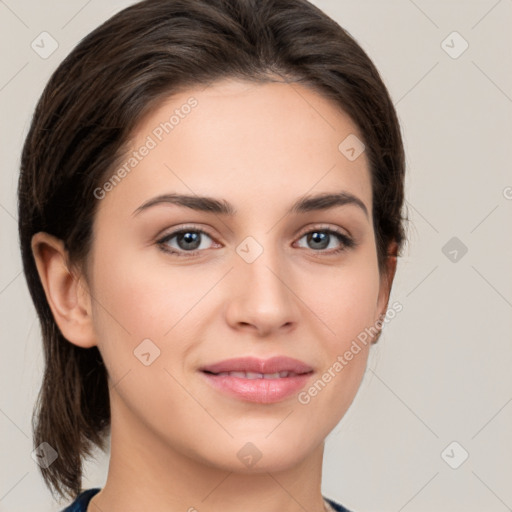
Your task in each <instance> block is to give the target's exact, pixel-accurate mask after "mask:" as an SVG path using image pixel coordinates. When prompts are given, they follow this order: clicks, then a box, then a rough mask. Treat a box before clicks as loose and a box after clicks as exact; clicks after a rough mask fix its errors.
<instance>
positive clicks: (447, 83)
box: [0, 0, 512, 512]
mask: <svg viewBox="0 0 512 512" xmlns="http://www.w3.org/2000/svg"><path fill="white" fill-rule="evenodd" d="M130 3H132V2H130V1H121V0H116V1H110V2H100V1H98V0H89V1H84V0H70V1H64V0H62V1H46V2H39V1H36V0H18V1H17V0H5V1H1V0H0V41H1V48H2V56H3V62H2V66H1V68H0V105H1V112H2V123H1V133H0V143H1V150H0V151H1V152H0V156H1V162H2V173H1V175H0V180H1V186H0V229H1V231H0V249H1V265H0V325H1V354H2V357H1V358H0V365H1V374H0V378H1V381H0V386H1V388H0V389H1V392H0V432H1V436H0V450H1V460H2V463H1V464H0V511H2V512H3V511H9V512H18V511H19V512H21V511H23V512H26V511H27V510H34V511H35V510H38V511H41V512H50V511H58V510H60V509H61V508H62V507H63V506H64V504H63V503H61V504H58V503H56V502H54V501H53V499H52V497H51V495H50V493H49V491H48V490H47V489H46V487H45V486H44V484H43V481H42V479H41V477H40V476H39V473H38V470H37V467H36V464H35V463H34V462H33V460H32V459H31V456H30V455H31V451H32V440H31V426H30V417H31V413H32V407H33V404H34V401H35V398H36V394H37V391H38V388H39V384H40V380H41V376H42V350H41V341H40V332H39V325H38V323H37V321H36V316H35V310H34V308H33V306H32V303H31V301H30V298H29V294H28V290H27V287H26V284H25V281H24V277H23V274H22V272H21V260H20V256H19V251H18V239H17V223H16V186H17V179H18V167H19V155H20V150H21V144H22V142H23V139H24V137H25V135H26V133H27V130H28V127H29V122H30V118H31V115H32V112H33V109H34V107H35V104H36V101H37V99H38V98H39V96H40V94H41V92H42V89H43V87H44V85H45V83H46V81H47V80H48V78H49V76H50V74H51V73H52V71H53V70H54V69H55V68H56V67H57V65H58V64H59V63H60V62H61V61H62V59H63V58H64V57H65V56H66V55H67V54H68V53H69V51H70V50H71V49H72V48H73V46H74V45H75V44H76V43H77V42H78V41H79V40H80V39H81V38H82V37H83V36H84V35H86V34H87V33H89V32H90V31H91V30H92V29H94V28H95V27H96V26H98V25H99V24H100V23H101V22H103V21H104V20H105V19H107V18H108V17H110V16H111V15H112V14H114V13H115V12H117V11H118V10H120V9H121V8H123V7H125V6H127V5H129V4H130ZM314 3H315V4H316V5H318V6H319V7H320V8H322V9H323V10H324V11H326V12H327V13H328V14H329V15H331V16H332V17H333V18H335V19H336V20H337V21H338V22H339V23H340V24H341V25H342V26H343V27H344V28H346V29H347V30H348V31H349V32H350V33H351V34H352V35H353V36H354V37H355V38H356V39H357V41H358V42H359V43H360V44H361V46H362V47H363V48H364V49H365V50H366V51H367V52H368V54H369V55H370V57H371V58H372V59H373V61H374V62H375V64H376V65H377V67H378V68H379V70H380V72H381V74H382V76H383V79H384V81H385V83H386V84H387V86H388V88H389V90H390V93H391V96H392V98H393V100H394V102H395V105H396V108H397V111H398V115H399V118H400V120H401V123H402V129H403V133H404V138H405V144H406V152H407V172H408V176H407V200H408V209H409V216H410V219H411V223H410V228H409V233H408V235H409V244H408V247H407V248H406V250H405V252H404V256H403V257H402V258H401V260H400V262H399V268H398V274H397V278H396V281H395V285H394V288H393V292H392V297H391V300H390V304H391V303H392V302H393V301H395V300H397V301H399V302H400V303H401V304H402V305H403V311H402V312H401V313H399V314H398V315H397V316H396V318H395V319H394V320H393V321H391V322H390V323H389V324H387V325H386V326H385V330H384V333H383V336H382V337H381V339H380V341H379V343H378V344H377V345H376V346H374V347H373V348H372V352H371V356H370V361H369V366H368V370H367V373H366V376H365V378H364V380H363V384H362V387H361V389H360V391H359V393H358V395H357V397H356V399H355V401H354V403H353V405H352V407H351V408H350V410H349V412H348V413H347V415H346V416H345V418H344V419H343V420H342V422H341V423H340V424H339V425H338V426H337V428H336V429H335V430H334V431H333V432H332V433H331V434H330V436H329V437H328V439H327V443H326V455H325V465H324V479H323V481H324V485H323V493H324V495H326V496H330V497H332V498H334V499H336V500H338V501H340V502H342V503H343V504H344V505H345V506H347V507H349V508H351V509H353V510H354V511H355V512H370V511H379V512H387V511H393V512H400V511H405V512H420V511H429V512H430V511H432V510H436V511H447V512H457V511H465V512H470V511H483V510H485V511H486V512H502V511H506V510H512V486H511V485H510V483H511V481H512V439H511V435H512V430H511V426H512V404H511V402H512V372H511V371H510V368H511V364H512V343H511V341H512V340H511V332H512V278H511V275H512V271H511V264H512V172H511V167H510V166H511V163H510V162H511V161H512V149H511V146H512V35H511V31H510V27H511V26H512V1H511V0H500V1H496V0H478V1H476V0H473V1H462V0H460V1H455V0H452V1H448V2H447V1H440V0H439V1H437V0H436V1H427V0H415V1H412V0H391V1H386V2H383V1H377V0H373V1H356V0H350V1H345V0H316V1H315V2H314ZM43 31H46V32H48V33H49V34H51V36H52V37H53V38H54V39H55V40H56V41H57V43H58V48H57V49H56V51H55V52H54V53H53V54H52V55H50V56H48V57H47V58H46V59H43V58H41V57H40V56H39V55H38V53H36V52H35V51H34V50H33V49H32V48H31V43H32V41H36V43H37V42H38V41H39V46H40V47H41V46H42V43H41V42H40V41H41V37H47V36H40V34H41V33H42V32H43ZM454 31H456V32H458V33H459V34H460V36H459V35H456V34H455V35H454V34H452V33H453V32H454ZM443 41H445V42H444V43H443ZM465 41H466V42H467V44H468V45H469V46H468V48H467V49H466V51H464V53H462V54H461V55H458V54H459V53H460V52H461V50H462V49H464V47H465ZM45 48H46V51H47V50H48V49H49V48H51V46H50V45H49V39H47V40H46V44H45ZM40 51H42V49H41V50H40ZM450 53H451V56H450ZM454 57H457V58H454ZM453 237H456V238H457V240H455V241H454V242H453V241H452V244H453V243H454V244H455V245H453V246H452V245H448V246H447V247H446V248H445V249H444V252H443V247H445V244H447V243H448V242H449V240H451V239H452V238H453ZM461 244H464V246H465V247H466V248H467V253H466V254H463V251H462V250H461V247H462V245H461ZM454 251H455V252H454ZM445 253H446V255H445ZM454 259H455V261H452V260H454ZM454 441H455V442H456V443H457V444H456V445H451V447H449V448H448V450H446V451H445V449H446V448H447V447H448V446H449V445H450V444H451V443H452V442H454ZM465 452H467V453H468V454H469V457H468V458H467V460H466V461H465V462H464V463H463V464H462V465H460V467H458V468H457V469H453V468H452V467H450V465H449V464H448V462H449V463H450V464H452V466H455V465H457V463H460V460H461V457H462V455H463V454H464V453H465ZM443 453H444V458H443V456H442V454H443ZM107 467H108V462H107V460H106V458H105V457H104V456H101V455H100V457H99V459H98V461H97V463H95V462H93V461H91V462H90V463H89V464H88V466H87V477H86V479H85V480H84V487H86V488H88V487H92V486H102V485H103V483H104V479H105V477H106V471H107Z"/></svg>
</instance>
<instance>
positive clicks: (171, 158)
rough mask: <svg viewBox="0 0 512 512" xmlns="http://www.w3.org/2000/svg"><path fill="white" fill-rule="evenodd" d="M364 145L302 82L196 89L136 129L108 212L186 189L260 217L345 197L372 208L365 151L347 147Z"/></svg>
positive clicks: (335, 109)
mask: <svg viewBox="0 0 512 512" xmlns="http://www.w3.org/2000/svg"><path fill="white" fill-rule="evenodd" d="M362 138H363V137H362V135H361V133H360V131H359V129H358V127H357V126H356V125H355V124H354V122H353V121H352V120H351V118H350V117H349V116H348V115H347V114H346V113H344V112H343V111H342V110H341V108H340V107H339V106H338V105H336V104H335V103H334V102H333V101H332V100H329V99H327V98H325V97H324V96H322V95H320V94H319V93H317V92H315V91H313V90H311V89H309V88H306V87H304V86H301V85H298V84H290V83H275V82H270V83H253V82H243V81H237V80H223V81H220V82H216V83H213V84H211V85H209V86H208V87H195V88H190V89H187V90H184V91H181V92H179V93H177V94H174V95H172V96H170V97H168V98H166V99H165V100H164V101H162V102H161V103H160V105H158V106H157V107H156V108H155V109H153V111H152V112H151V113H150V114H148V115H146V116H145V118H144V119H143V120H142V121H141V122H140V123H139V124H138V126H137V128H136V129H135V130H134V132H133V134H132V137H131V140H130V146H129V147H130V149H129V150H128V151H127V153H126V155H125V158H124V160H123V159H121V163H120V165H119V166H118V167H119V168H121V167H124V169H125V171H126V172H122V173H121V174H122V175H123V177H122V179H121V180H116V181H117V183H116V185H115V186H114V187H110V191H109V193H108V194H107V197H106V200H104V201H102V203H103V204H102V205H101V208H108V207H109V205H117V208H118V209H119V208H121V209H122V208H123V207H124V206H127V207H128V208H131V210H132V211H133V210H134V209H135V208H137V206H139V205H140V203H141V202H143V201H144V200H147V199H148V198H149V197H151V196H152V195H153V196H156V195H159V194H162V193H172V192H181V193H188V194H190V193H194V194H198V195H209V196H215V197H222V198H226V199H228V200H229V201H230V202H232V203H234V204H235V207H236V208H237V210H240V211H242V210H243V209H244V206H245V207H246V209H248V210H249V209H250V210H252V212H254V208H256V207H257V208H259V210H258V211H259V212H260V213H261V205H262V204H269V205H270V204H276V205H279V204H282V205H283V206H286V205H288V204H291V203H292V202H294V200H295V199H296V198H297V197H298V196H303V195H306V194H308V193H316V192H324V191H334V190H335V191H339V190H344V191H347V192H349V193H352V194H354V195H356V196H358V197H360V198H361V199H362V200H363V201H364V202H365V203H366V206H367V208H368V211H371V180H370V175H369V169H368V161H367V158H366V154H365V152H364V151H363V152H362V153H361V154H360V156H358V157H357V158H356V159H353V158H352V159H350V158H347V154H346V151H345V149H346V148H345V146H346V145H347V143H346V142H344V141H347V140H348V141H349V142H350V141H354V140H355V141H357V140H361V139H362ZM356 143H357V142H356ZM340 144H341V146H340ZM356 149H357V150H358V149H359V148H356ZM115 172H116V169H114V171H113V173H115ZM257 198H258V199H259V203H258V205H256V204H255V203H256V201H255V199H257Z"/></svg>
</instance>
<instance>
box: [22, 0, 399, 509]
mask: <svg viewBox="0 0 512 512" xmlns="http://www.w3.org/2000/svg"><path fill="white" fill-rule="evenodd" d="M403 183H404V155H403V146H402V140H401V135H400V128H399V124H398V121H397V118H396V113H395V111H394V108H393V104H392V102H391V100H390V98H389V95H388V93H387V91H386V88H385V86H384V84H383V83H382V80H381V79H380V77H379V74H378V72H377V70H376V69H375V67H374V65H373V64H372V62H371V61H370V60H369V58H368V56H367V55H366V54H365V53H364V51H363V50H362V49H361V48H360V47H359V45H358V44H357V43H356V42H355V41H354V40H353V39H352V38H351V37H350V36H349V35H348V34H347V32H345V31H344V30H343V29H342V28H341V27H340V26H339V25H338V24H336V23H335V22H334V21H333V20H331V19H330V18H329V17H327V16H326V15H325V14H324V13H322V12H321V11H320V10H319V9H317V8H316V7H314V6H313V5H311V4H310V3H309V2H307V1H306V0H280V1H277V0H261V1H254V0H213V1H212V0H209V1H207V0H186V1H185V0H146V1H143V2H140V3H138V4H135V5H133V6H131V7H129V8H127V9H125V10H123V11H121V12H120V13H118V14H116V15H115V16H113V17H112V18H111V19H110V20H108V21H107V22H105V23H104V24H103V25H102V26H100V27H99V28H97V29H96V30H94V31H93V32H92V33H91V34H89V35H88V36H87V37H86V38H85V39H84V40H83V41H81V42H80V44H79V45H78V46H77V47H76V48H75V49H74V50H73V51H72V52H71V54H70V55H69V56H68V57H67V58H66V59H65V61H64V62H63V63H62V64H61V65H60V66H59V68H58V69H57V70H56V71H55V73H54V75H53V76H52V78H51V79H50V81H49V83H48V85H47V86H46V89H45V91H44V93H43V95H42V97H41V99H40V101H39V104H38V106H37V108H36V112H35V115H34V119H33V121H32V125H31V128H30V131H29V134H28V136H27V139H26V142H25V145H24V149H23V154H22V163H21V176H20V182H19V219H20V220H19V229H20V239H21V249H22V256H23V263H24V271H25V275H26V278H27V282H28V285H29V288H30V292H31V295H32V299H33V301H34V304H35V306H36V309H37V311H38V314H39V318H40V322H41V326H42V332H43V343H44V348H45V362H46V368H45V373H44V379H43V384H42V387H41V391H40V396H39V399H38V404H37V407H36V409H35V411H34V443H35V447H37V449H38V453H39V454H40V456H41V459H42V462H41V464H40V467H41V471H42V474H43V477H44V479H45V481H46V482H47V484H48V486H49V487H50V489H52V490H55V491H56V492H57V493H59V494H60V495H61V496H62V497H69V498H72V499H73V500H74V503H73V504H72V505H70V507H68V508H67V509H66V510H68V511H82V510H84V511H85V510H87V511H89V512H91V511H107V510H108V511H109V512H115V511H118V510H126V511H128V510H151V511H164V510H165V511H174V510H189V511H193V510H199V511H201V510H211V511H217V510H222V511H227V512H229V511H230V510H245V511H251V510H262V509H264V510H267V511H276V512H277V511H282V510H287V511H290V512H295V511H297V512H298V511H299V510H301V511H302V510H308V511H311V512H313V511H320V510H342V511H343V510H347V509H346V508H344V507H343V506H342V505H340V504H338V503H335V502H334V501H332V500H329V499H328V498H325V497H323V496H322V494H321V469H322V457H323V447H324V440H325V438H326V436H327V435H328V434H329V432H331V431H332V429H333V428H334V427H335V426H336V425H337V424H338V422H339V421H340V420H341V418H342V417H343V415H344V414H345V413H346V411H347V410H348V408H349V406H350V404H351V403H352V401H353V399H354V397H355V395H356V393H357V389H358V387H359V385H360V382H361V379H362V377H363V374H364V371H365V367H366V361H367V357H368V353H369V349H370V346H371V344H372V343H375V342H376V341H377V339H378V337H379V334H380V329H381V328H382V325H383V322H384V319H385V317H386V314H387V311H388V299H389V294H390V290H391V286H392V282H393V278H394V274H395V269H396V259H397V256H398V254H399V252H400V248H401V246H402V243H403V240H404V232H403V226H402V222H403V219H402V216H401V210H402V204H403ZM363 334H364V336H363ZM109 435H110V436H111V437H110V444H111V453H110V465H109V472H108V478H107V482H106V484H105V486H104V487H103V488H102V489H99V488H94V489H87V490H84V489H83V488H82V482H81V477H82V462H83V459H84V457H85V456H87V455H90V454H91V453H92V449H93V448H94V446H99V447H101V448H102V449H105V442H106V439H107V437H108V436H109Z"/></svg>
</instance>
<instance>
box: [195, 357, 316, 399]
mask: <svg viewBox="0 0 512 512" xmlns="http://www.w3.org/2000/svg"><path fill="white" fill-rule="evenodd" d="M200 372H201V373H202V374H203V375H204V377H205V379H206V381H207V383H208V384H209V385H210V386H211V387H212V388H213V389H215V390H216V391H219V392H221V393H223V394H227V395H228V396H231V397H234V398H236V399H238V400H243V401H247V402H254V403H261V404H271V403H276V402H280V401H283V400H285V399H287V398H289V397H291V396H293V395H295V394H296V393H298V392H299V391H300V390H301V389H302V388H303V387H304V386H305V385H306V383H307V381H308V380H309V379H310V377H311V375H313V373H314V370H313V368H312V367H310V366H309V365H307V364H305V363H303V362H302V361H299V360H297V359H293V358H289V357H284V356H279V357H273V358H270V359H266V360H263V359H257V358H252V357H249V358H237V359H229V360H226V361H221V362H219V363H215V364H212V365H208V366H205V367H203V368H200Z"/></svg>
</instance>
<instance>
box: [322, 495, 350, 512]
mask: <svg viewBox="0 0 512 512" xmlns="http://www.w3.org/2000/svg"><path fill="white" fill-rule="evenodd" d="M324 499H325V500H326V501H327V502H328V503H329V505H331V507H332V508H333V510H335V511H336V512H351V511H350V510H349V509H348V508H345V507H344V506H343V505H340V504H339V503H336V502H335V501H333V500H331V499H329V498H326V497H325V496H324Z"/></svg>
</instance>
